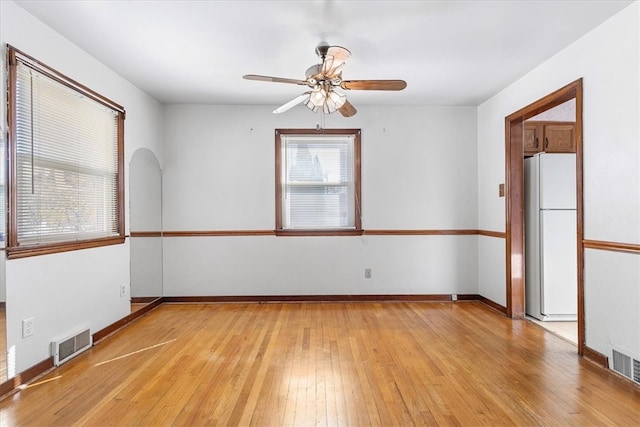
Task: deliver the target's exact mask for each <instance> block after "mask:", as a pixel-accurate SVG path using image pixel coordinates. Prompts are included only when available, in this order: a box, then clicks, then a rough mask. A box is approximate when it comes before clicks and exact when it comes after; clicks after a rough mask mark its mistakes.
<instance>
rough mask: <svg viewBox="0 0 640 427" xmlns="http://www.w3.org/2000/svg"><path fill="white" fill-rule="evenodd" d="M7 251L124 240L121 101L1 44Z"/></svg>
mask: <svg viewBox="0 0 640 427" xmlns="http://www.w3.org/2000/svg"><path fill="white" fill-rule="evenodd" d="M8 63H9V87H8V89H9V114H8V122H9V221H8V239H7V253H8V256H9V257H11V258H17V257H23V256H31V255H40V254H46V253H53V252H60V251H66V250H74V249H83V248H88V247H95V246H103V245H108V244H117V243H122V242H124V215H123V188H124V182H123V138H124V114H125V112H124V109H123V108H122V107H121V106H119V105H117V104H115V103H113V102H112V101H110V100H108V99H107V98H105V97H103V96H101V95H99V94H97V93H95V92H93V91H92V90H90V89H88V88H86V87H84V86H82V85H80V84H79V83H77V82H75V81H73V80H71V79H69V78H67V77H66V76H64V75H62V74H60V73H59V72H57V71H55V70H53V69H51V68H49V67H47V66H45V65H43V64H42V63H40V62H38V61H37V60H35V59H33V58H31V57H29V56H27V55H25V54H23V53H22V52H20V51H18V50H16V49H14V48H12V47H9V48H8Z"/></svg>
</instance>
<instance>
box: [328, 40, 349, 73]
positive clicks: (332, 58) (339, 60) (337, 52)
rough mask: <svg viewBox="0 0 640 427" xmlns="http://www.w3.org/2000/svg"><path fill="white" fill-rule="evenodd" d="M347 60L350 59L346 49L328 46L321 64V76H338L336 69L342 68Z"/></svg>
mask: <svg viewBox="0 0 640 427" xmlns="http://www.w3.org/2000/svg"><path fill="white" fill-rule="evenodd" d="M349 58H351V52H349V50H348V49H345V48H344V47H342V46H329V48H328V49H327V53H326V54H325V58H324V62H323V64H322V72H323V74H324V75H325V76H334V75H336V74H338V72H339V71H338V69H339V68H342V67H343V66H344V64H345V62H346V61H347V59H349Z"/></svg>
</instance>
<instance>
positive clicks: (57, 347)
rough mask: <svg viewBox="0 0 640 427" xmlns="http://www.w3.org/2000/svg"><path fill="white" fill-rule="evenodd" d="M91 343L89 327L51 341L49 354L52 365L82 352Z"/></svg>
mask: <svg viewBox="0 0 640 427" xmlns="http://www.w3.org/2000/svg"><path fill="white" fill-rule="evenodd" d="M92 343H93V340H92V337H91V332H90V331H89V328H87V329H84V330H82V331H80V332H77V333H75V334H73V335H71V336H68V337H66V338H63V339H60V340H55V341H52V342H51V355H52V356H53V363H54V365H56V366H58V365H61V364H63V363H64V362H66V361H67V360H69V359H71V358H72V357H74V356H77V355H78V354H80V353H82V352H83V351H85V350H86V349H88V348H89V347H91V344H92Z"/></svg>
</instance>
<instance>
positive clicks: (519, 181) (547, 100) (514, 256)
mask: <svg viewBox="0 0 640 427" xmlns="http://www.w3.org/2000/svg"><path fill="white" fill-rule="evenodd" d="M571 99H575V143H576V194H577V203H576V216H577V221H576V222H577V229H576V234H577V236H576V237H577V269H578V271H577V283H578V295H577V301H578V307H577V308H578V310H577V311H578V316H577V317H578V323H577V344H578V354H580V355H583V354H584V345H585V343H584V337H585V331H584V278H583V260H584V247H583V198H582V194H583V190H582V170H583V162H582V79H579V80H576V81H574V82H572V83H570V84H568V85H566V86H565V87H563V88H561V89H558V90H557V91H555V92H553V93H551V94H549V95H547V96H545V97H544V98H541V99H539V100H538V101H536V102H534V103H533V104H530V105H528V106H526V107H524V108H522V109H520V110H518V111H516V112H514V113H513V114H511V115H509V116H507V117H506V118H505V135H506V137H505V169H506V170H505V176H506V235H507V238H506V276H507V277H506V285H507V315H508V316H509V317H511V318H513V319H523V318H524V317H525V285H526V284H525V248H524V245H525V240H524V122H525V121H526V120H528V119H530V118H532V117H534V116H537V115H538V114H540V113H542V112H544V111H547V110H550V109H552V108H554V107H557V106H559V105H561V104H564V103H565V102H567V101H569V100H571Z"/></svg>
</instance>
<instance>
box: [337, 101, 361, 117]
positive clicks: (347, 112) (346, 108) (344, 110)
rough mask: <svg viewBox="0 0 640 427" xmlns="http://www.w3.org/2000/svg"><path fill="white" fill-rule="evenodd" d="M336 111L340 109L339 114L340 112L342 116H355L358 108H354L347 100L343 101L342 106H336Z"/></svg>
mask: <svg viewBox="0 0 640 427" xmlns="http://www.w3.org/2000/svg"><path fill="white" fill-rule="evenodd" d="M338 111H340V114H342V115H343V116H344V117H351V116H355V114H356V113H357V112H358V110H356V107H354V106H353V105H351V103H350V102H349V101H344V104H343V105H342V107H340V108H338Z"/></svg>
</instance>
